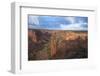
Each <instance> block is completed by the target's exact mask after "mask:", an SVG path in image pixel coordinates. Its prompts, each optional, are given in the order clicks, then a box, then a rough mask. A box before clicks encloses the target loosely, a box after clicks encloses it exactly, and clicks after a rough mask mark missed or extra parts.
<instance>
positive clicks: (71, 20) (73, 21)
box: [65, 17, 75, 24]
mask: <svg viewBox="0 0 100 76" xmlns="http://www.w3.org/2000/svg"><path fill="white" fill-rule="evenodd" d="M65 20H67V21H70V22H71V23H72V24H73V23H75V17H65Z"/></svg>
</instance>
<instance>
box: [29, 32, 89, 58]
mask: <svg viewBox="0 0 100 76" xmlns="http://www.w3.org/2000/svg"><path fill="white" fill-rule="evenodd" d="M87 57H88V33H87V31H61V30H56V31H54V30H28V60H47V59H73V58H87Z"/></svg>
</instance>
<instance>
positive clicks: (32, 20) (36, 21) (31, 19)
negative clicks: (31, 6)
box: [29, 16, 39, 25]
mask: <svg viewBox="0 0 100 76" xmlns="http://www.w3.org/2000/svg"><path fill="white" fill-rule="evenodd" d="M29 23H30V24H36V25H39V19H38V16H29Z"/></svg>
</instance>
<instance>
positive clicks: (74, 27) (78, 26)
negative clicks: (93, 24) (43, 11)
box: [60, 23, 87, 30]
mask: <svg viewBox="0 0 100 76" xmlns="http://www.w3.org/2000/svg"><path fill="white" fill-rule="evenodd" d="M82 25H83V24H81V23H75V24H69V25H64V24H61V25H60V29H62V30H87V27H83V26H82Z"/></svg>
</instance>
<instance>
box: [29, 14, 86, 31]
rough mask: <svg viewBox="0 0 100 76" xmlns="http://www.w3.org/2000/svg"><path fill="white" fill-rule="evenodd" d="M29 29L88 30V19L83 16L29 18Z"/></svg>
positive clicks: (31, 16)
mask: <svg viewBox="0 0 100 76" xmlns="http://www.w3.org/2000/svg"><path fill="white" fill-rule="evenodd" d="M28 28H29V29H50V30H85V31H86V30H87V29H88V17H81V16H34V15H29V16H28Z"/></svg>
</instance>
